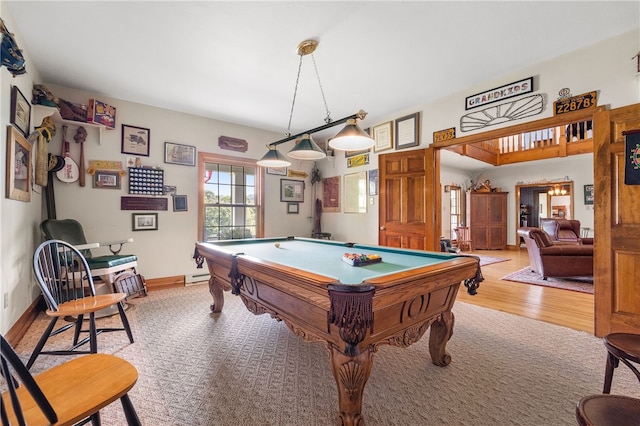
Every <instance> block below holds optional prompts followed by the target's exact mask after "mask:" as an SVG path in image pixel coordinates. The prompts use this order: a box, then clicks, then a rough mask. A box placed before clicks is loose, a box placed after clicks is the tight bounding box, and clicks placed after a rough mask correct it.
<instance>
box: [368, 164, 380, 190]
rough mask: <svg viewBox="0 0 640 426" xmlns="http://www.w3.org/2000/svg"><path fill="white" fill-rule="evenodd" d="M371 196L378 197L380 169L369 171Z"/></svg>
mask: <svg viewBox="0 0 640 426" xmlns="http://www.w3.org/2000/svg"><path fill="white" fill-rule="evenodd" d="M369 195H378V169H374V170H369Z"/></svg>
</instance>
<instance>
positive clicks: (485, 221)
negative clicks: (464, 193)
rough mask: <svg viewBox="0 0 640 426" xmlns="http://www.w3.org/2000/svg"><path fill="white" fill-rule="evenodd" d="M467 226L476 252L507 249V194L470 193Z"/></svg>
mask: <svg viewBox="0 0 640 426" xmlns="http://www.w3.org/2000/svg"><path fill="white" fill-rule="evenodd" d="M468 194H469V200H468V203H467V206H468V211H467V226H469V229H470V231H471V246H472V247H473V249H474V250H476V249H484V250H503V249H506V248H507V194H508V193H507V192H469V193H468Z"/></svg>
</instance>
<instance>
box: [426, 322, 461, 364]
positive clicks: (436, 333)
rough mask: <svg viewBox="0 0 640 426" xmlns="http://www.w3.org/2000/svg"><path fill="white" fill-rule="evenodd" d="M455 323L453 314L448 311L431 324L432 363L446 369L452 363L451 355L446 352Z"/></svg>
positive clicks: (430, 346)
mask: <svg viewBox="0 0 640 426" xmlns="http://www.w3.org/2000/svg"><path fill="white" fill-rule="evenodd" d="M454 322H455V317H454V316H453V312H451V311H447V312H444V313H443V314H441V315H440V316H439V317H438V318H437V319H436V320H435V321H434V322H433V324H431V331H430V333H429V353H430V354H431V361H432V362H433V363H434V364H435V365H438V366H440V367H445V366H447V365H449V364H450V363H451V355H449V353H448V352H447V351H446V347H447V342H448V341H449V339H451V336H452V335H453V323H454Z"/></svg>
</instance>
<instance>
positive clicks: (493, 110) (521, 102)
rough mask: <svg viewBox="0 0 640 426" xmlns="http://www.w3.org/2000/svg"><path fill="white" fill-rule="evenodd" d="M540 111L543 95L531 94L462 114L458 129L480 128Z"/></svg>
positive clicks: (464, 130) (519, 118)
mask: <svg viewBox="0 0 640 426" xmlns="http://www.w3.org/2000/svg"><path fill="white" fill-rule="evenodd" d="M542 111H544V97H543V96H542V95H531V96H527V97H524V98H521V99H517V100H515V101H510V102H505V103H503V104H499V105H494V106H490V107H487V108H485V109H482V110H480V111H475V112H470V113H469V114H466V115H463V116H462V117H460V131H462V132H470V131H473V130H480V129H484V128H485V127H489V126H495V125H497V124H504V123H508V122H509V121H515V120H521V119H523V118H526V117H531V116H534V115H537V114H540V113H541V112H542Z"/></svg>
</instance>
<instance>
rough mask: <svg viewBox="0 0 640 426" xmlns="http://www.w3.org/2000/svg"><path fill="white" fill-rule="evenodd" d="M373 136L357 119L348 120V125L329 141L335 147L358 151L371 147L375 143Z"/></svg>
mask: <svg viewBox="0 0 640 426" xmlns="http://www.w3.org/2000/svg"><path fill="white" fill-rule="evenodd" d="M375 143H376V141H374V140H373V139H372V138H371V136H369V135H368V134H366V133H365V132H364V131H363V130H362V129H361V128H360V127H358V122H357V121H356V119H354V118H352V119H349V120H347V125H346V126H344V129H342V130H340V131H339V132H338V134H337V135H336V136H335V137H334V138H333V139H331V140H330V141H329V146H330V147H331V148H333V149H339V150H342V151H358V150H362V149H369V148H371V147H372V146H373V145H375Z"/></svg>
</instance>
